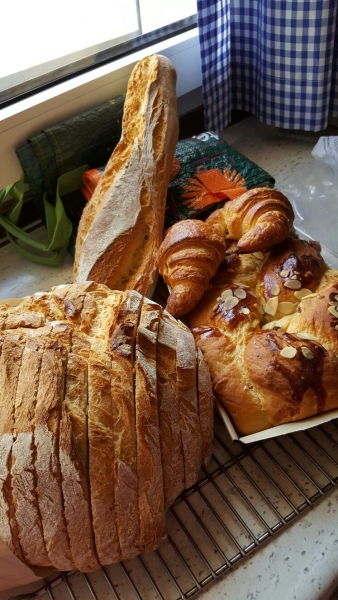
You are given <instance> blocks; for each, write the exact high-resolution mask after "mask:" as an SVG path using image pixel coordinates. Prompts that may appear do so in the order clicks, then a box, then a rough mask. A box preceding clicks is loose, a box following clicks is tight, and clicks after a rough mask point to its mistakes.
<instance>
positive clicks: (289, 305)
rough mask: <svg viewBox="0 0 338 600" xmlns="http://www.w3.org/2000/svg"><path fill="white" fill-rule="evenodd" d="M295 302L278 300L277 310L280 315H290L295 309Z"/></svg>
mask: <svg viewBox="0 0 338 600" xmlns="http://www.w3.org/2000/svg"><path fill="white" fill-rule="evenodd" d="M295 306H296V305H295V304H293V302H280V303H279V304H278V312H280V313H282V315H291V313H293V312H294V310H295Z"/></svg>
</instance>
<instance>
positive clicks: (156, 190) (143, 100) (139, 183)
mask: <svg viewBox="0 0 338 600" xmlns="http://www.w3.org/2000/svg"><path fill="white" fill-rule="evenodd" d="M175 83H176V72H175V69H174V67H173V66H172V64H171V62H170V61H169V60H168V59H167V58H165V57H164V56H158V55H153V56H149V57H146V58H144V59H143V60H141V61H139V62H138V63H137V65H136V67H135V68H134V70H133V72H132V74H131V76H130V79H129V83H128V90H127V95H126V100H125V105H124V115H123V123H122V137H121V140H120V142H119V143H118V145H117V146H116V148H115V150H114V152H113V154H112V156H111V158H110V160H109V162H108V164H107V166H106V169H105V172H104V174H103V176H102V178H101V181H100V183H99V185H98V186H97V188H96V190H95V192H94V195H93V197H92V199H91V201H90V202H89V203H88V204H87V206H86V207H85V209H84V211H83V214H82V216H81V220H80V224H79V228H78V234H77V240H76V248H75V261H74V281H86V280H94V281H97V282H100V283H104V284H106V285H107V286H108V287H110V288H111V289H115V290H116V289H117V290H124V289H134V290H136V291H138V292H140V293H141V294H145V295H148V296H149V297H151V295H152V293H153V291H154V288H155V285H156V279H157V268H156V259H157V250H158V248H159V246H160V244H161V241H162V237H163V229H164V213H165V202H166V194H167V188H168V184H169V179H170V173H171V169H172V164H173V158H174V152H175V146H176V142H177V138H178V118H177V108H176V94H175Z"/></svg>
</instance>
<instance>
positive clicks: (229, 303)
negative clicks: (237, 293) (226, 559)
mask: <svg viewBox="0 0 338 600" xmlns="http://www.w3.org/2000/svg"><path fill="white" fill-rule="evenodd" d="M238 302H239V300H238V298H235V297H234V296H228V297H227V298H226V299H225V300H224V304H223V308H224V310H231V309H232V308H235V306H237V304H238Z"/></svg>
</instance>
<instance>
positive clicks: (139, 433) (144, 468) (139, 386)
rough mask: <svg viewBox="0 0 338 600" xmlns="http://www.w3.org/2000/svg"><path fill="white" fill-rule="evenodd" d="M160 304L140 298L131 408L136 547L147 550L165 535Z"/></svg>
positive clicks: (157, 544) (154, 546)
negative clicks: (158, 374) (158, 363)
mask: <svg viewBox="0 0 338 600" xmlns="http://www.w3.org/2000/svg"><path fill="white" fill-rule="evenodd" d="M161 310H162V309H161V307H160V306H159V305H158V304H155V303H154V302H151V301H150V300H147V299H144V302H143V305H142V309H141V315H140V322H139V326H138V330H137V336H136V354H135V407H136V444H137V475H138V481H139V496H138V503H139V513H140V548H141V549H142V551H144V552H150V551H151V550H154V549H155V548H157V547H158V546H159V545H160V544H161V542H162V541H163V540H164V539H165V538H166V530H165V512H164V491H163V473H162V460H161V446H160V435H159V417H158V403H157V380H156V343H157V336H158V325H159V319H160V316H161Z"/></svg>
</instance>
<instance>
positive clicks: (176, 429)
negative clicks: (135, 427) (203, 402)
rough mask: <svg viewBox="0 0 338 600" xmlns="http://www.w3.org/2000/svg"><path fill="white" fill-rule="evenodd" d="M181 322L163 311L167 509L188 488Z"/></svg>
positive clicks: (161, 388) (161, 391)
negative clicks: (181, 403) (182, 418)
mask: <svg viewBox="0 0 338 600" xmlns="http://www.w3.org/2000/svg"><path fill="white" fill-rule="evenodd" d="M176 345H177V324H176V321H175V319H173V318H172V317H171V315H169V313H167V312H166V311H163V313H162V316H161V319H160V321H159V330H158V340H157V352H156V362H157V365H156V366H157V399H158V410H159V425H160V441H161V455H162V465H163V487H164V503H165V509H167V508H169V506H171V505H172V503H173V502H174V500H176V498H177V497H178V496H179V495H180V493H181V492H182V491H183V490H184V463H183V448H182V439H181V430H180V409H179V400H178V394H177V354H176Z"/></svg>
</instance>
